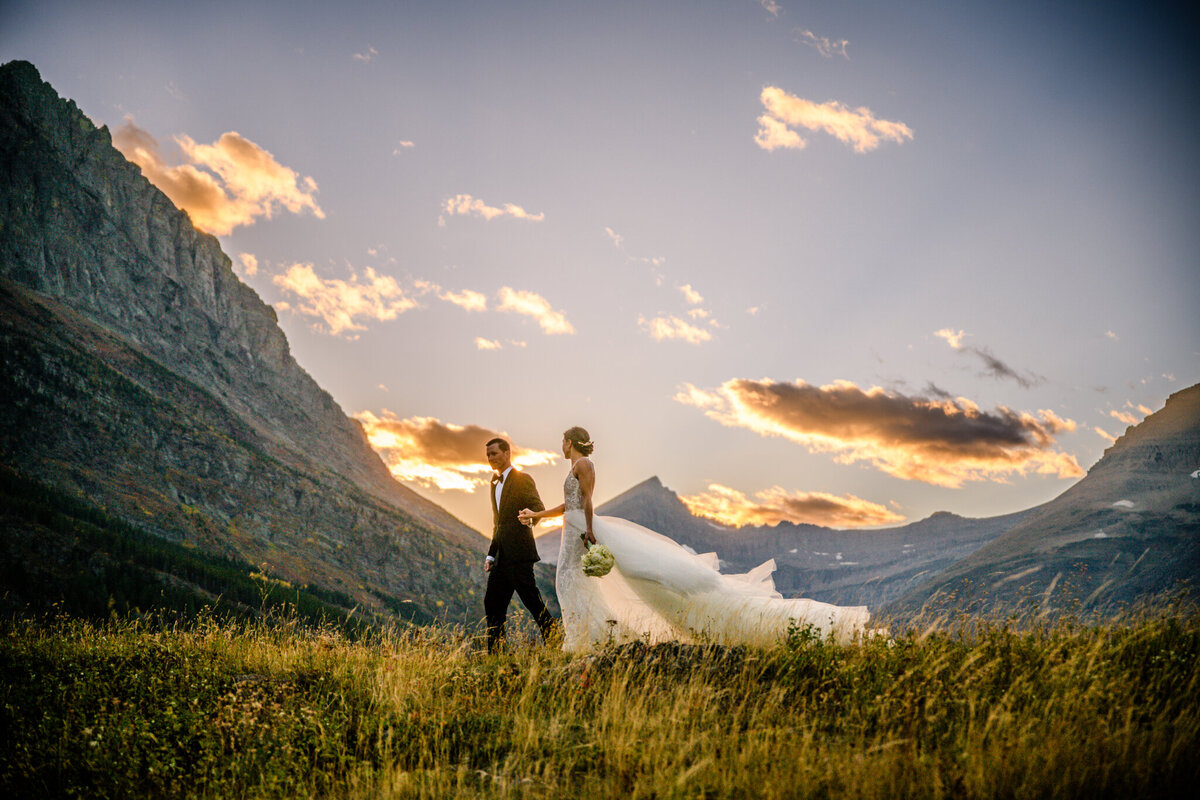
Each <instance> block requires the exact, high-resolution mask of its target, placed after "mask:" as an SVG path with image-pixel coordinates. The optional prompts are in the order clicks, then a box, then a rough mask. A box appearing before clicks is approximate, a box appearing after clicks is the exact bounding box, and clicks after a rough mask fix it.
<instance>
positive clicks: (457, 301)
mask: <svg viewBox="0 0 1200 800" xmlns="http://www.w3.org/2000/svg"><path fill="white" fill-rule="evenodd" d="M438 298H439V299H442V300H445V301H446V302H447V303H453V304H454V305H456V306H458V307H459V308H463V309H466V310H467V311H487V295H485V294H483V293H482V292H476V291H473V290H471V289H463V290H462V291H461V292H449V291H444V290H443V291H439V292H438Z"/></svg>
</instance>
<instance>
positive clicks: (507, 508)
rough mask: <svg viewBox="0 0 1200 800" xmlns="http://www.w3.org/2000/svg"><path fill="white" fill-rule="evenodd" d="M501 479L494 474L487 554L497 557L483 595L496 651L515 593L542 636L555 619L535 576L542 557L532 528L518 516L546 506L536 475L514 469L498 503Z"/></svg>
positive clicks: (490, 646) (491, 645)
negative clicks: (490, 529)
mask: <svg viewBox="0 0 1200 800" xmlns="http://www.w3.org/2000/svg"><path fill="white" fill-rule="evenodd" d="M499 480H500V479H499V476H493V477H492V484H491V490H490V491H489V492H488V494H489V495H490V496H491V499H492V545H491V547H489V548H488V557H489V558H494V559H495V561H494V562H493V563H492V569H491V572H489V573H488V584H487V593H486V594H484V596H483V608H484V611H485V612H486V613H487V640H488V650H495V649H496V646H497V643H498V642H499V639H500V637H502V636H503V635H504V621H505V619H506V618H507V617H508V604H509V602H511V601H512V596H513V593H514V592H516V594H517V596H518V597H520V598H521V603H522V604H524V606H525V608H527V609H529V613H530V614H532V615H533V618H534V620H535V621H536V622H537V626H538V628H539V629H541V631H542V638H543V639H545V638H546V637H547V635H548V634H549V633H550V631H551V628H552V625H553V619H554V618H553V617H551V616H550V612H549V611H547V610H546V604H545V602H543V600H542V595H541V592H539V591H538V588H537V583H536V582H535V581H534V577H533V565H534V563H535V562H537V561H539V560H540V557H539V556H538V553H537V545H535V544H534V542H533V531H532V530H531V529H530V527H529V526H528V525H522V524H521V521H520V520H519V519H518V518H517V513H518V512H519V511H520V510H521V509H523V508H528V509H530V510H531V511H542V510H543V509H545V506H544V505H542V499H541V497H539V496H538V491H537V486H536V485H535V484H534V482H533V478H531V477H530V476H528V475H526V474H525V473H524V472H519V471H518V470H516V469H515V468H514V469H510V470H509V471H508V475H507V477H506V478H505V480H504V487H503V489H501V493H500V502H499V504H497V503H496V484H497V483H498V482H499Z"/></svg>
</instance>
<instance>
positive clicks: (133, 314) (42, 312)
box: [0, 62, 487, 620]
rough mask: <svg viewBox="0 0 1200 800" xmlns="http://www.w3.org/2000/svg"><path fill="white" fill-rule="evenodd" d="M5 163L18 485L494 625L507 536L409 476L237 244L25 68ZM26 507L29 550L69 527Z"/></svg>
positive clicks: (1, 130)
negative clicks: (487, 580) (299, 348)
mask: <svg viewBox="0 0 1200 800" xmlns="http://www.w3.org/2000/svg"><path fill="white" fill-rule="evenodd" d="M0 175H2V176H3V187H2V189H0V340H2V342H3V355H2V359H3V364H2V365H0V367H2V370H0V398H2V403H0V459H2V463H3V464H4V465H5V466H7V467H8V468H9V469H11V470H12V471H13V474H14V475H16V476H18V478H19V479H15V480H18V483H19V485H21V486H26V485H34V486H39V487H42V488H44V489H45V491H46V492H49V493H50V494H49V495H47V496H63V497H70V498H74V499H75V500H78V501H80V502H83V503H90V504H91V505H92V506H93V507H94V509H95V510H96V513H99V514H102V515H105V518H106V519H110V518H111V519H114V520H117V521H119V522H121V524H125V523H128V524H129V525H132V526H134V527H135V528H136V529H137V530H142V531H147V532H150V533H152V534H154V535H156V536H159V537H163V538H165V539H168V540H171V541H174V542H177V543H182V544H184V545H187V546H189V547H193V548H197V549H198V550H200V551H202V552H205V553H210V554H213V555H214V556H220V557H223V558H229V559H233V560H234V561H235V562H237V563H243V564H250V565H263V564H265V565H266V566H267V567H268V569H269V574H271V575H274V576H277V578H278V579H279V580H281V581H286V582H288V583H295V584H302V585H311V586H314V587H324V590H327V591H331V592H335V593H341V594H339V596H342V597H348V598H350V599H351V600H352V601H353V602H354V603H357V604H359V605H360V606H361V607H362V608H363V609H366V610H369V611H373V612H377V613H387V612H388V610H389V609H392V610H400V611H403V612H405V613H406V615H408V616H412V617H415V618H422V619H423V618H435V617H450V618H453V619H460V620H461V619H471V618H473V617H478V616H480V615H481V611H480V608H478V607H479V606H480V597H481V594H482V593H481V591H480V589H481V587H482V575H481V572H480V570H479V556H478V554H479V553H481V552H482V551H483V550H484V549H486V544H487V543H486V540H485V539H484V538H483V537H482V536H480V535H479V534H478V533H477V532H476V531H474V530H472V529H471V528H469V527H468V526H467V525H465V524H464V523H462V522H461V521H459V520H458V519H456V518H455V517H453V516H452V515H451V514H449V513H448V512H446V511H445V510H444V509H442V508H440V507H438V506H436V505H435V504H433V503H431V502H429V501H427V500H425V499H424V498H421V497H420V496H418V495H417V494H416V493H414V492H412V491H411V490H409V489H407V488H406V487H404V486H402V485H401V484H399V483H397V482H396V481H395V480H394V479H393V478H392V477H391V475H390V474H389V472H388V470H387V467H386V466H385V465H384V464H383V463H382V461H380V459H379V457H378V456H377V455H376V454H375V452H374V451H373V450H372V449H371V447H370V445H369V443H368V442H367V439H366V436H365V434H364V432H363V430H362V428H361V426H360V425H359V424H358V423H357V422H356V421H355V420H353V419H351V418H349V417H347V416H346V414H345V413H344V412H343V411H342V409H341V408H339V407H338V405H337V403H336V402H334V400H333V398H332V397H331V396H330V395H329V394H328V392H326V391H324V390H323V389H322V388H321V387H320V386H319V385H317V383H316V382H315V381H314V380H313V379H312V377H311V376H309V375H308V374H307V373H306V372H305V371H304V370H303V369H302V368H301V367H300V366H299V365H298V364H297V363H296V361H295V359H294V358H293V357H292V355H291V353H290V350H289V347H288V343H287V339H286V337H285V336H284V333H283V331H282V330H280V328H279V326H278V323H277V319H276V316H275V313H274V311H273V310H272V309H271V307H270V306H268V305H266V304H265V303H263V302H262V300H261V299H260V298H259V297H258V295H257V294H256V293H255V292H254V290H253V289H251V288H250V287H248V286H246V285H245V284H243V283H242V282H241V281H240V280H239V279H238V278H237V276H236V275H235V274H234V272H233V270H232V265H231V263H230V259H229V258H228V257H227V256H226V255H225V254H224V253H223V252H222V251H221V249H220V245H219V243H218V242H217V240H216V239H215V238H214V237H212V236H209V235H207V234H205V233H202V232H199V231H197V230H196V229H195V228H194V227H193V226H192V224H191V222H190V220H189V218H188V216H187V214H186V213H184V212H182V211H180V210H179V209H177V208H175V206H174V205H173V204H172V203H171V202H170V200H168V199H167V197H166V196H165V195H163V194H162V193H161V192H160V191H159V190H158V189H156V188H155V187H154V186H152V185H151V184H150V183H149V182H148V181H147V180H146V179H145V178H144V177H143V176H142V174H141V172H140V170H139V169H138V167H137V166H135V165H133V164H131V163H129V162H128V161H126V160H125V158H124V157H123V156H122V155H121V154H120V153H119V152H118V151H117V150H116V149H114V148H113V146H112V142H111V138H110V136H109V132H108V130H107V129H106V128H96V127H95V126H94V125H93V124H92V122H91V121H90V120H89V119H88V118H87V117H86V116H85V115H84V114H83V113H82V112H80V111H79V109H78V108H77V107H76V106H75V104H74V103H72V102H70V101H66V100H63V99H61V98H59V97H58V95H57V94H56V93H55V91H54V89H53V88H51V87H50V86H49V85H48V84H46V83H44V82H43V81H42V80H41V77H40V76H39V74H38V72H37V70H36V69H35V68H34V67H33V66H32V65H31V64H28V63H25V62H11V63H8V64H5V65H4V66H3V67H0ZM21 481H32V483H29V484H27V483H21ZM14 485H17V484H14ZM39 491H40V490H39ZM55 493H59V494H57V495H56V494H55ZM17 494H20V493H19V492H18V493H17ZM14 502H15V501H14ZM17 505H19V504H15V505H14V504H10V505H8V506H7V507H6V508H5V509H4V514H5V516H4V524H5V528H4V530H5V535H6V543H5V544H6V551H5V553H6V555H5V557H6V558H8V559H10V560H12V559H17V560H18V561H19V560H20V559H21V558H24V557H30V558H33V556H34V555H35V554H36V553H37V552H43V550H44V548H43V545H44V544H45V542H42V541H40V540H39V537H46V536H55V535H62V534H61V533H60V534H55V533H53V531H51V530H50V529H49V528H47V527H46V526H45V525H41V524H40V523H36V521H32V522H31V521H30V520H27V519H26V520H23V521H22V520H18V519H17V517H19V516H20V515H19V514H18V513H17V511H16V510H14V509H16V508H17ZM22 507H23V506H22ZM14 515H16V516H14ZM18 532H19V533H18ZM65 546H66V545H64V547H65ZM39 548H42V549H41V550H39ZM51 549H53V548H51ZM67 549H68V550H69V548H67ZM63 552H66V551H63ZM43 555H44V552H43ZM34 560H35V561H37V562H38V563H40V564H42V568H44V571H45V576H46V579H47V580H48V581H50V582H51V583H54V582H55V578H54V575H53V562H54V559H52V558H51V559H49V560H47V559H45V558H42V559H40V560H38V559H34ZM9 574H15V573H12V571H11V570H10V571H9ZM164 579H165V578H164ZM61 583H62V581H61V580H59V581H58V584H61ZM25 585H28V584H25ZM55 585H57V584H55ZM10 599H11V598H10Z"/></svg>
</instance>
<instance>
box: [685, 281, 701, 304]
mask: <svg viewBox="0 0 1200 800" xmlns="http://www.w3.org/2000/svg"><path fill="white" fill-rule="evenodd" d="M679 291H681V292H683V297H684V299H685V300H687V301H688V302H689V303H690V304H692V305H694V306H698V305H700V304H701V303H703V302H704V298H703V297H701V296H700V293H699V292H697V291H696V290H695V289H693V288H692V285H691V284H690V283H685V284H684V285H683V286H680V287H679Z"/></svg>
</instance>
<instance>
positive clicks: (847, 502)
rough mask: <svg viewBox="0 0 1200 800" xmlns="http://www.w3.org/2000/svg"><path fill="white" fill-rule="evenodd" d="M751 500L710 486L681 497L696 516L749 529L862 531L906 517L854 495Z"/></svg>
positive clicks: (769, 492)
mask: <svg viewBox="0 0 1200 800" xmlns="http://www.w3.org/2000/svg"><path fill="white" fill-rule="evenodd" d="M754 496H755V498H757V500H751V499H749V498H748V497H746V495H745V494H743V493H742V492H739V491H738V490H737V489H731V488H729V487H728V486H722V485H721V484H719V483H710V484H709V485H708V490H707V491H705V492H701V493H700V494H696V495H691V496H687V497H680V498H679V499H680V500H682V501H683V502H684V503H685V504H686V505H687V507H688V509H690V510H691V512H692V513H693V514H696V515H697V516H701V517H706V518H708V519H711V520H714V521H716V522H720V523H721V524H723V525H730V526H732V527H735V528H742V527H745V526H748V525H755V526H758V525H778V524H779V523H780V522H794V523H797V524H801V523H807V524H809V525H825V526H827V527H838V528H861V527H867V526H871V525H888V524H891V523H895V522H903V521H904V517H903V516H902V515H900V514H897V513H896V512H894V511H892V510H891V509H889V508H887V507H886V506H882V505H879V504H878V503H872V502H869V501H867V500H863V499H862V498H860V497H855V496H854V495H852V494H847V495H841V496H838V495H833V494H826V493H825V492H789V491H787V490H786V489H783V488H782V487H779V486H773V487H771V488H770V489H766V490H764V491H761V492H755V495H754Z"/></svg>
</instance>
